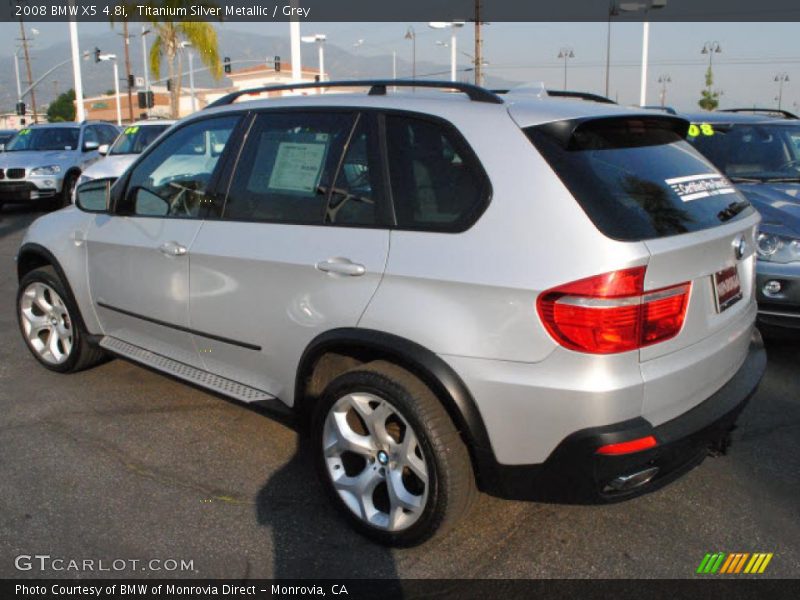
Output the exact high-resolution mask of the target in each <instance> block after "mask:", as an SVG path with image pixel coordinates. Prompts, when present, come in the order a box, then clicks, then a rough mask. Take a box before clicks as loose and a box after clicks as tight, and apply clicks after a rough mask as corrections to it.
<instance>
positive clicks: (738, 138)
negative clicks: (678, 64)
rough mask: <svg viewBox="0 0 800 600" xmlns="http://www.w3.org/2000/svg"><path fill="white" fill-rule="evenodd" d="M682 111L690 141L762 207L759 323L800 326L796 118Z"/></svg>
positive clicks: (799, 135)
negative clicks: (687, 122) (687, 126)
mask: <svg viewBox="0 0 800 600" xmlns="http://www.w3.org/2000/svg"><path fill="white" fill-rule="evenodd" d="M683 116H684V117H686V118H687V119H688V120H689V121H690V122H691V123H692V124H691V126H690V128H689V138H688V139H689V142H690V143H692V144H693V145H694V146H695V148H697V149H698V150H699V151H700V152H702V153H703V154H704V155H705V156H706V157H707V158H708V159H709V160H710V161H711V162H713V163H714V164H715V165H716V166H717V168H719V169H720V170H721V171H722V172H723V173H725V174H726V175H727V176H728V178H729V179H730V180H731V181H732V182H733V183H735V184H736V185H737V186H738V187H739V189H740V190H741V191H742V192H743V193H744V194H745V196H746V197H747V199H748V200H749V201H750V202H751V203H752V204H753V206H754V207H755V208H756V209H757V210H758V211H759V212H760V213H761V216H762V222H761V225H760V226H759V234H758V237H757V248H756V250H757V254H758V263H757V264H758V266H757V278H756V280H757V288H756V289H757V295H758V296H757V297H758V306H759V321H760V323H761V324H762V325H767V326H775V327H781V328H787V327H788V328H792V329H800V120H798V119H794V118H779V117H776V116H774V115H763V114H742V113H735V112H713V113H702V114H693V115H683Z"/></svg>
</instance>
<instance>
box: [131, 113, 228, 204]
mask: <svg viewBox="0 0 800 600" xmlns="http://www.w3.org/2000/svg"><path fill="white" fill-rule="evenodd" d="M239 119H240V117H239V115H229V116H222V117H216V118H212V119H204V120H202V121H197V122H194V123H191V124H189V125H187V126H185V127H181V128H180V129H178V130H176V131H174V132H173V133H172V134H171V135H170V136H169V137H167V138H166V139H164V140H162V142H161V143H160V144H158V146H157V147H155V148H154V149H153V150H152V152H150V154H148V155H147V156H146V157H145V158H144V160H142V162H140V163H139V164H138V165H137V166H136V168H135V169H134V170H133V172H132V173H131V176H130V179H129V180H128V186H127V190H126V192H125V196H124V198H123V201H122V204H121V206H120V207H119V209H118V211H117V212H119V213H121V214H133V215H140V216H162V217H183V218H197V217H199V215H200V209H201V207H202V205H203V204H204V203H205V202H206V200H207V198H206V196H205V192H206V189H207V187H208V184H209V182H210V181H211V175H212V174H213V173H214V169H215V168H216V166H217V162H218V161H219V157H220V155H221V154H222V152H223V150H224V149H225V145H226V142H227V140H228V138H229V137H230V135H231V133H232V132H233V129H234V128H235V127H236V124H237V123H238V121H239Z"/></svg>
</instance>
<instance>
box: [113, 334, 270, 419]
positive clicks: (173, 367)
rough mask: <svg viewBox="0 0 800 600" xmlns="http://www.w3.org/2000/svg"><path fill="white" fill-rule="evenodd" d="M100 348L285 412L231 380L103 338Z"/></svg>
mask: <svg viewBox="0 0 800 600" xmlns="http://www.w3.org/2000/svg"><path fill="white" fill-rule="evenodd" d="M100 347H101V348H104V349H105V350H108V351H109V352H111V353H113V354H116V355H118V356H121V357H122V358H127V359H129V360H132V361H134V362H137V363H140V364H142V365H144V366H146V367H150V368H152V369H155V370H156V371H161V372H162V373H166V374H167V375H172V376H173V377H177V378H178V379H183V380H184V381H188V382H190V383H193V384H195V385H198V386H200V387H203V388H206V389H208V390H211V391H214V392H217V393H219V394H222V395H223V396H229V397H230V398H234V399H235V400H239V401H240V402H246V403H247V404H256V405H258V406H262V407H265V408H266V407H271V408H275V409H283V410H286V406H285V405H284V404H283V403H282V402H281V401H280V400H278V399H277V398H276V397H275V396H273V395H272V394H268V393H267V392H264V391H262V390H258V389H256V388H252V387H250V386H247V385H244V384H242V383H239V382H237V381H233V380H231V379H226V378H225V377H220V376H219V375H214V374H213V373H209V372H208V371H204V370H203V369H198V368H196V367H192V366H190V365H187V364H185V363H182V362H178V361H177V360H173V359H171V358H167V357H166V356H161V355H160V354H155V353H154V352H150V351H149V350H145V349H144V348H140V347H139V346H134V345H133V344H129V343H128V342H123V341H122V340H119V339H117V338H113V337H110V336H105V337H103V338H102V339H101V340H100Z"/></svg>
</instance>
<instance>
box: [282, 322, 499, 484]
mask: <svg viewBox="0 0 800 600" xmlns="http://www.w3.org/2000/svg"><path fill="white" fill-rule="evenodd" d="M332 354H333V355H343V356H346V357H353V356H355V357H359V358H360V360H358V361H357V362H356V363H354V364H360V363H363V362H365V361H366V360H376V359H384V360H389V361H391V362H393V363H395V364H397V365H399V366H401V367H403V368H405V369H406V370H408V371H409V372H411V373H412V374H413V375H415V376H416V377H418V378H419V379H420V380H421V381H422V382H423V383H425V384H426V385H427V386H428V387H429V388H430V389H431V390H432V391H433V393H434V394H435V395H436V397H437V398H438V399H439V400H440V402H441V403H442V405H443V406H444V408H445V410H446V411H447V413H448V415H449V416H450V418H451V419H452V420H453V423H454V424H455V426H456V429H457V430H458V431H459V433H460V434H461V436H462V439H463V440H464V442H465V444H466V445H467V448H468V450H469V453H470V458H471V460H472V465H473V468H474V471H475V475H476V478H477V480H478V483H479V486H480V487H483V485H481V481H482V480H483V481H486V479H487V478H489V479H490V478H491V475H490V473H491V466H492V465H493V464H495V463H496V459H495V457H494V452H493V451H492V449H491V442H490V440H489V436H488V433H487V431H486V426H485V424H484V422H483V418H482V417H481V414H480V412H479V410H478V407H477V404H476V403H475V400H474V399H473V398H472V394H471V393H470V391H469V389H468V388H467V386H466V384H465V383H464V382H463V380H462V379H461V377H459V376H458V374H457V373H456V372H455V371H454V370H453V368H452V367H451V366H450V365H448V364H447V363H446V362H445V361H444V360H442V359H441V358H440V357H439V356H437V355H436V353H434V352H433V351H431V350H429V349H428V348H425V347H424V346H421V345H420V344H417V343H416V342H413V341H411V340H408V339H406V338H402V337H400V336H396V335H393V334H390V333H386V332H382V331H377V330H372V329H361V328H340V329H333V330H330V331H327V332H325V333H322V334H320V335H319V336H317V337H316V338H314V340H312V341H311V343H310V344H309V345H308V346H307V347H306V350H305V351H304V352H303V355H302V357H301V358H300V362H299V365H298V368H297V374H296V381H295V394H294V406H295V409H296V411H297V412H298V413H299V414H300V416H301V418H302V417H306V416H308V415H309V414H310V412H311V409H312V407H313V405H314V402H315V401H316V395H313V394H312V395H310V394H309V393H308V391H309V388H311V387H312V385H313V383H312V381H311V377H312V375H313V374H314V371H315V368H316V366H317V365H318V364H319V362H320V360H321V359H322V358H323V357H325V356H328V355H332Z"/></svg>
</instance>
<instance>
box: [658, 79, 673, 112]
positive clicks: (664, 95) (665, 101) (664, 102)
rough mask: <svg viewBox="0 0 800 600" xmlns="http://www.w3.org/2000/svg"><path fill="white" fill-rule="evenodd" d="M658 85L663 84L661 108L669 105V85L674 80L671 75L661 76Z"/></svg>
mask: <svg viewBox="0 0 800 600" xmlns="http://www.w3.org/2000/svg"><path fill="white" fill-rule="evenodd" d="M658 83H660V84H661V108H664V106H665V105H666V103H667V84H668V83H672V78H671V77H670V76H669V75H660V76H659V77H658Z"/></svg>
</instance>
